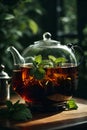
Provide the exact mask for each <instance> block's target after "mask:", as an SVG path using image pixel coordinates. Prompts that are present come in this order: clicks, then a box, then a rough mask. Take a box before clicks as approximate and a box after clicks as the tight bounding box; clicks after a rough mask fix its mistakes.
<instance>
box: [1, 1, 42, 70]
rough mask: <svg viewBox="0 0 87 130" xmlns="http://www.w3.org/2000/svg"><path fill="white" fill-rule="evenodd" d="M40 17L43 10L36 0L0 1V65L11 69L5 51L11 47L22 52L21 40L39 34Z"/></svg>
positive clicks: (8, 57)
mask: <svg viewBox="0 0 87 130" xmlns="http://www.w3.org/2000/svg"><path fill="white" fill-rule="evenodd" d="M41 15H43V9H42V7H41V5H40V3H39V2H38V0H0V64H4V65H5V66H6V68H7V69H9V70H10V69H11V68H12V64H11V63H10V55H8V54H7V51H6V49H7V48H8V46H10V45H13V46H15V47H16V48H17V49H18V50H20V51H22V50H23V46H24V45H23V43H21V42H20V41H21V39H23V37H25V36H27V37H31V36H33V35H37V34H38V33H40V31H41V27H40V26H39V18H40V17H41ZM24 44H25V43H24Z"/></svg>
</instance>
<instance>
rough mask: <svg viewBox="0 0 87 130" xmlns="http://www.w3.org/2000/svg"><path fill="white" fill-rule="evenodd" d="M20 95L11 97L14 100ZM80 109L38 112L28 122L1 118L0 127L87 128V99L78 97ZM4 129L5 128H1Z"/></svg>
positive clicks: (25, 129) (19, 129) (24, 129)
mask: <svg viewBox="0 0 87 130" xmlns="http://www.w3.org/2000/svg"><path fill="white" fill-rule="evenodd" d="M18 99H20V100H21V102H23V103H24V101H23V100H22V99H21V98H20V97H18V96H17V97H11V100H12V101H13V102H15V101H17V100H18ZM75 100H76V102H77V105H78V109H77V110H68V111H61V112H50V113H37V114H34V115H33V118H32V119H30V120H29V121H28V122H14V121H9V120H2V119H1V118H0V128H8V129H7V130H10V129H12V130H16V129H17V130H36V129H37V130H62V129H65V130H66V129H71V130H72V129H80V128H81V129H83V128H84V130H85V129H87V100H84V99H76V98H75ZM0 130H3V129H0Z"/></svg>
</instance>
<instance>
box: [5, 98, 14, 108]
mask: <svg viewBox="0 0 87 130" xmlns="http://www.w3.org/2000/svg"><path fill="white" fill-rule="evenodd" d="M6 105H7V107H8V109H10V108H11V107H12V106H13V104H12V102H11V101H10V100H7V101H6Z"/></svg>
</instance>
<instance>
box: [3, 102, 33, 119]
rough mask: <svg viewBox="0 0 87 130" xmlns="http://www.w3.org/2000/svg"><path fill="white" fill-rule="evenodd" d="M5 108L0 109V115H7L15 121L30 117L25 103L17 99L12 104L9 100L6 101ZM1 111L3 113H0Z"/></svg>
mask: <svg viewBox="0 0 87 130" xmlns="http://www.w3.org/2000/svg"><path fill="white" fill-rule="evenodd" d="M6 105H7V109H5V110H3V111H2V110H0V116H3V117H8V118H10V119H14V120H17V121H21V120H22V121H27V120H28V119H30V118H32V114H31V111H30V110H29V108H27V107H26V105H25V104H22V103H19V100H18V101H17V102H16V103H14V104H12V102H11V101H6ZM2 112H3V113H2Z"/></svg>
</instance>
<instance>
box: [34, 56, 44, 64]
mask: <svg viewBox="0 0 87 130" xmlns="http://www.w3.org/2000/svg"><path fill="white" fill-rule="evenodd" d="M34 61H35V62H36V63H38V64H40V63H41V62H42V56H41V55H38V56H35V59H34Z"/></svg>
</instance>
